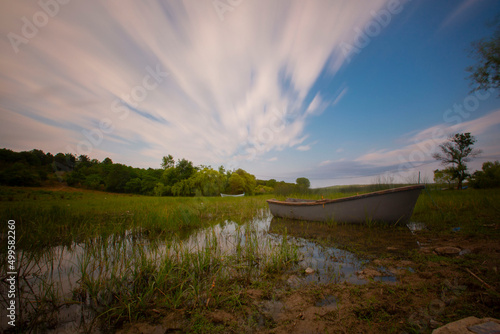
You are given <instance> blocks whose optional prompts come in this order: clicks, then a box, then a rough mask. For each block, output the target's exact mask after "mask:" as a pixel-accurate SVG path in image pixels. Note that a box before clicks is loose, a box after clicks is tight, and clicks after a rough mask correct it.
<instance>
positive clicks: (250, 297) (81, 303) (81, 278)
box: [0, 187, 500, 333]
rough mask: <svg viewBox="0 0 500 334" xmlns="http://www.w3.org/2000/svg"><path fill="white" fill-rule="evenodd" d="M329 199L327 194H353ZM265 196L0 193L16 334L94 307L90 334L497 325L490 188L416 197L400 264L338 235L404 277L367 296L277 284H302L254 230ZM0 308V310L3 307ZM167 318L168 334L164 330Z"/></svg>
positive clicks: (383, 251)
mask: <svg viewBox="0 0 500 334" xmlns="http://www.w3.org/2000/svg"><path fill="white" fill-rule="evenodd" d="M337 190H338V189H337ZM337 190H335V191H333V190H330V192H327V193H325V195H323V196H325V197H329V198H335V197H342V196H346V195H351V194H355V193H357V192H360V193H361V192H363V190H361V191H360V189H355V188H352V189H351V188H350V189H348V190H346V191H340V190H338V191H337ZM365 190H367V191H370V190H375V189H367V188H365ZM321 195H322V194H320V193H317V194H313V196H312V197H314V196H316V197H318V196H319V197H321ZM303 196H306V195H303ZM271 197H272V196H270V195H266V196H253V197H242V198H231V197H225V198H220V197H212V198H205V197H193V198H175V197H146V196H133V195H121V194H109V193H103V192H93V191H86V190H80V189H73V188H61V189H40V188H9V187H3V188H0V213H1V216H2V219H3V220H4V221H7V220H9V219H13V220H15V222H16V239H17V245H16V250H17V255H18V257H20V258H18V264H19V280H18V282H19V285H20V286H21V287H20V288H19V293H24V294H26V295H29V296H31V297H29V298H28V299H26V300H25V301H24V306H23V314H22V316H21V319H22V321H21V322H19V326H18V328H17V329H18V330H24V331H33V330H35V331H41V330H44V329H50V328H55V327H57V322H58V312H59V311H60V310H61V309H63V308H71V307H76V306H77V307H80V308H82V310H83V309H84V311H86V312H87V311H89V310H90V314H91V316H88V317H89V318H90V319H91V320H88V321H87V322H85V325H86V326H87V328H89V327H94V328H95V327H97V326H104V327H103V328H105V329H104V330H105V331H108V330H114V329H120V328H124V332H127V330H129V331H130V332H141V330H142V332H148V331H151V330H152V329H154V328H155V327H154V326H160V325H161V326H164V328H167V329H170V330H172V331H175V330H179V331H188V332H199V333H219V332H227V333H232V332H238V331H239V330H241V329H242V328H243V329H244V330H245V331H247V332H273V333H290V332H294V330H299V329H300V328H301V327H300V326H312V327H310V328H317V329H318V331H322V329H323V331H324V329H325V328H329V329H331V330H333V331H336V330H338V331H339V332H342V331H343V330H345V328H351V329H353V331H354V332H356V331H369V332H373V333H385V332H386V330H387V328H388V327H387V326H388V324H390V326H389V327H391V328H392V330H393V331H395V332H398V331H407V332H416V333H417V332H423V333H426V332H430V330H431V329H432V326H433V324H434V325H435V324H436V323H437V324H439V323H446V322H449V321H453V320H457V319H459V318H461V317H464V316H469V315H474V316H478V317H483V316H496V317H498V314H499V312H500V308H499V307H498V305H500V296H499V288H500V280H499V275H498V266H500V219H499V217H500V204H499V203H500V190H498V189H493V190H474V189H468V190H464V191H430V190H429V191H427V190H426V191H423V192H422V193H421V196H420V198H419V200H418V202H417V205H416V207H415V211H414V215H413V217H412V221H415V222H421V223H424V224H425V226H426V228H425V229H424V230H422V231H419V232H417V233H416V234H415V236H414V238H415V240H417V241H419V243H420V245H423V246H422V247H420V249H408V250H406V249H402V250H399V251H398V253H397V256H396V255H395V254H396V253H395V252H394V250H393V248H395V247H385V246H384V247H378V248H377V250H374V249H375V248H373V250H372V248H364V246H363V245H362V243H359V242H358V243H355V242H350V241H349V240H354V239H353V238H355V237H353V236H352V235H351V236H349V235H344V236H343V237H344V240H343V242H344V244H343V246H342V245H341V244H340V243H339V247H341V246H342V247H345V248H346V249H349V250H350V251H353V252H354V253H356V252H358V253H359V256H365V255H367V252H372V253H373V254H370V256H369V259H370V261H371V262H370V263H375V264H377V263H378V266H384V267H387V268H390V267H391V266H392V267H394V268H396V267H398V266H403V265H402V264H401V261H402V260H404V261H406V262H405V264H404V267H411V268H412V270H411V271H405V272H401V273H399V274H398V275H397V284H395V285H394V284H385V283H381V282H376V281H369V282H368V283H367V284H365V285H363V286H357V285H348V284H347V285H346V284H330V285H321V286H318V285H314V284H310V285H307V286H302V287H300V289H299V288H297V287H294V286H293V284H292V285H290V284H288V283H287V282H288V281H289V280H290V279H291V277H294V276H295V275H296V276H297V277H301V275H304V273H303V272H301V271H300V268H298V267H297V266H296V264H297V263H298V262H299V261H300V254H297V248H296V247H295V246H294V245H293V244H291V243H289V242H288V241H287V240H288V238H287V234H286V230H285V232H284V234H283V235H281V236H280V237H276V238H275V239H263V238H262V234H260V232H259V231H258V229H257V227H256V225H255V224H252V221H253V220H254V219H255V218H256V217H257V218H262V217H264V216H265V212H266V210H267V204H266V202H265V200H266V199H267V198H271ZM308 197H311V196H310V195H309V196H308ZM229 221H232V222H235V223H236V232H235V237H234V238H233V239H231V240H230V241H229V243H228V245H229V247H230V250H229V251H227V250H226V251H222V248H223V247H222V246H221V242H222V241H221V240H222V239H221V237H222V236H221V235H220V230H218V229H217V225H218V224H219V223H222V224H224V223H226V224H227V222H229ZM200 228H208V231H211V232H209V233H207V234H204V236H203V240H201V241H200V242H199V245H198V246H193V245H191V246H188V245H187V243H186V242H185V240H187V237H188V236H189V235H190V234H191V233H193V231H196V230H199V229H200ZM398 228H400V229H404V227H398ZM387 229H388V227H386V226H372V227H370V228H363V227H359V228H357V231H356V233H358V232H359V233H360V234H359V235H363V234H362V233H364V235H369V236H370V237H369V238H368V239H370V242H371V243H378V242H377V240H376V239H373V238H375V237H374V236H375V235H379V234H380V235H381V236H382V237H381V238H384V239H388V238H390V237H387V236H386V233H385V232H389V231H388V230H387ZM0 232H1V234H0V236H1V249H0V255H1V256H2V258H1V259H0V264H1V266H2V267H3V268H6V266H7V263H6V259H7V257H6V254H5V252H6V250H7V239H6V235H7V227H6V224H3V225H2V227H1V230H0ZM379 232H380V233H379ZM325 233H326V232H325ZM353 233H354V232H353ZM320 234H321V233H320ZM323 234H324V233H323ZM348 234H349V233H348ZM387 235H389V234H387ZM339 236H340V233H339ZM332 238H334V237H332ZM372 239H373V240H372ZM395 244H396V243H395ZM392 246H394V245H392ZM443 246H453V247H459V248H460V249H461V250H464V252H463V255H460V256H443V255H441V254H439V253H438V252H436V251H435V249H437V248H438V247H443ZM62 249H65V250H66V251H65V252H68V251H67V250H70V251H71V252H72V254H76V255H75V256H74V257H73V258H72V259H71V261H73V262H74V264H75V266H74V268H73V269H71V270H72V272H71V273H63V274H61V272H60V271H58V269H57V267H58V263H61V262H62V261H65V256H67V255H64V252H63V251H62ZM373 266H374V267H373V268H374V270H375V269H376V268H377V266H375V265H373ZM50 268H52V269H50ZM2 272H7V270H2ZM471 273H472V274H471ZM57 275H59V277H60V276H61V275H73V276H75V278H74V279H73V280H72V285H71V293H70V295H69V297H68V295H64V294H63V293H62V290H64V288H63V287H62V286H61V285H60V284H59V283H57V279H54V277H56V278H57ZM2 278H3V279H4V278H5V277H2ZM463 287H465V288H463ZM0 289H5V285H3V284H2V285H1V286H0ZM21 290H23V291H21ZM444 291H445V292H446V293H447V294H449V293H452V294H454V295H453V298H454V299H453V302H450V303H448V302H447V300H446V299H445V298H444V297H443V293H445V292H444ZM0 292H2V293H1V295H2V296H5V294H4V291H0ZM327 297H328V298H333V299H335V300H337V301H338V303H337V307H336V308H335V309H334V308H332V309H329V308H328V307H320V308H318V307H316V306H314V305H315V303H316V302H317V301H318V300H322V299H325V298H327ZM3 298H5V297H3ZM435 300H439V301H443V300H444V302H443V303H445V304H446V305H445V306H443V311H442V312H439V313H437V314H433V313H432V312H431V309H430V307H431V304H432V303H433V302H435ZM0 302H2V307H3V303H6V302H7V300H6V299H3V300H0ZM440 303H441V302H440ZM270 305H271V306H270ZM276 305H278V306H279V305H282V308H281V310H282V311H281V313H279V315H278V316H275V315H273V313H272V312H271V313H270V311H269V309H273V307H275V308H276V307H277V306H276ZM439 305H441V304H439ZM299 306H300V307H299ZM82 310H80V311H81V312H83V311H82ZM306 310H312V311H310V313H308V312H309V311H306ZM82 314H83V313H82ZM165 319H168V320H169V322H168V323H169V324H172V323H174V324H176V325H175V326H174V325H172V326H173V327H168V326H170V325H168V324H167V322H166V321H167V320H165ZM431 320H432V321H431ZM148 326H149V327H148ZM151 326H153V327H151ZM141 328H142V329H141ZM304 328H305V327H304Z"/></svg>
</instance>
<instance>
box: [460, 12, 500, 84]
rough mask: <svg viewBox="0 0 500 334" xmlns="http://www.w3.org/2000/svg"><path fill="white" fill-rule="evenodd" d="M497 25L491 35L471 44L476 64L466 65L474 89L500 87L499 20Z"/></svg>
mask: <svg viewBox="0 0 500 334" xmlns="http://www.w3.org/2000/svg"><path fill="white" fill-rule="evenodd" d="M496 24H497V27H496V30H495V32H494V33H493V36H491V38H489V39H482V40H479V41H476V42H474V43H473V44H472V48H473V50H472V56H473V57H474V58H476V59H477V64H476V65H474V66H469V67H467V71H468V72H471V75H470V76H469V78H470V80H471V82H472V85H474V86H475V88H474V89H473V90H474V91H477V90H487V89H490V88H493V89H498V88H500V20H499V19H497V21H496Z"/></svg>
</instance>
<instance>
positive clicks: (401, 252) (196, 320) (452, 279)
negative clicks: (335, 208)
mask: <svg viewBox="0 0 500 334" xmlns="http://www.w3.org/2000/svg"><path fill="white" fill-rule="evenodd" d="M320 234H321V233H320ZM412 235H413V238H414V241H415V242H416V243H417V245H421V246H417V247H415V248H413V247H412V248H411V249H404V247H403V248H401V247H398V246H397V245H393V246H385V249H382V248H380V249H379V251H378V252H377V253H374V254H373V256H372V257H374V258H372V259H371V260H370V261H369V263H368V264H367V265H366V266H365V267H364V268H363V269H362V270H359V271H358V272H357V273H356V275H357V276H358V278H359V276H363V278H362V279H364V280H365V281H366V283H364V284H353V283H350V282H348V281H344V282H342V283H324V284H317V283H315V282H308V279H307V277H308V275H307V274H305V271H304V269H303V268H297V269H296V270H295V272H289V273H287V274H285V275H282V276H280V277H276V279H275V280H274V281H270V282H262V283H260V284H259V283H253V284H251V285H249V286H247V287H246V288H244V289H242V290H241V294H240V298H239V300H238V302H235V303H230V304H228V305H226V307H219V308H212V307H210V305H208V306H207V307H205V308H203V309H200V310H196V311H193V310H176V311H166V310H164V311H161V310H160V311H159V313H158V314H157V315H156V316H155V317H154V318H151V319H148V321H146V322H144V323H136V324H127V325H125V326H124V328H123V329H122V330H120V331H119V333H154V332H158V333H165V332H178V333H183V332H199V333H220V332H223V333H241V332H247V333H388V332H394V333H430V332H432V330H434V329H436V328H438V327H441V326H443V325H445V324H447V323H450V322H453V321H457V320H460V319H462V318H466V317H469V316H474V317H477V318H485V317H493V318H499V316H500V295H499V291H500V276H499V274H498V268H499V266H500V244H499V242H498V226H496V225H493V226H491V233H490V234H489V235H482V236H475V237H471V236H464V235H461V234H460V233H449V234H445V235H441V236H440V235H435V234H432V233H430V232H429V231H426V230H425V229H424V230H421V231H418V232H414V233H413V234H412ZM446 248H455V249H458V250H459V251H458V252H446V251H445V249H446ZM363 252H364V251H363ZM375 255H378V256H375ZM381 268H382V269H381ZM389 274H390V277H394V279H391V280H383V279H380V277H384V275H389ZM385 277H388V276H385Z"/></svg>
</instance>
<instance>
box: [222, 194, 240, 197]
mask: <svg viewBox="0 0 500 334" xmlns="http://www.w3.org/2000/svg"><path fill="white" fill-rule="evenodd" d="M220 196H221V197H243V196H245V193H243V194H238V195H229V194H220Z"/></svg>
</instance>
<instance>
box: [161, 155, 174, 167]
mask: <svg viewBox="0 0 500 334" xmlns="http://www.w3.org/2000/svg"><path fill="white" fill-rule="evenodd" d="M174 165H175V161H174V157H173V156H172V155H171V154H169V155H167V156H164V157H163V158H162V162H161V168H162V169H169V168H172V167H174Z"/></svg>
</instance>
